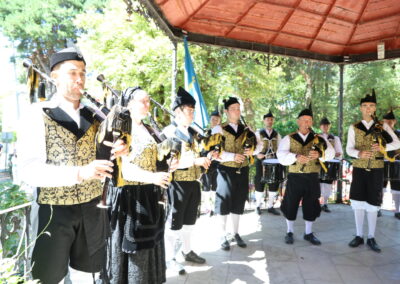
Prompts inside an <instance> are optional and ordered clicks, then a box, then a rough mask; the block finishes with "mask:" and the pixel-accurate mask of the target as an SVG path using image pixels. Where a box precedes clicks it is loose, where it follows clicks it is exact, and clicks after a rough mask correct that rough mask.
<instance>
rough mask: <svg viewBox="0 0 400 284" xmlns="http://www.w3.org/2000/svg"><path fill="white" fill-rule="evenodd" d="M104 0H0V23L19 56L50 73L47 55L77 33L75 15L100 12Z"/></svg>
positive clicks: (73, 38)
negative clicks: (15, 45) (90, 11)
mask: <svg viewBox="0 0 400 284" xmlns="http://www.w3.org/2000/svg"><path fill="white" fill-rule="evenodd" d="M105 3H106V0H65V1H61V0H47V1H27V0H3V1H0V27H1V31H2V32H3V34H4V35H5V36H7V37H8V38H9V39H10V40H12V41H14V42H16V43H17V50H18V52H19V54H20V56H23V57H30V58H31V59H32V61H33V62H34V63H35V64H39V65H40V67H41V68H42V70H44V71H45V72H46V73H50V70H49V58H50V57H51V55H52V54H53V53H54V52H55V51H56V50H59V49H61V48H64V46H65V42H66V40H71V41H74V40H75V39H76V37H77V35H78V34H79V33H80V31H79V29H77V28H76V27H75V25H74V24H73V19H74V18H75V16H76V15H77V14H78V13H82V12H83V11H86V10H88V9H94V10H95V11H97V12H100V11H101V9H102V8H103V7H104V4H105Z"/></svg>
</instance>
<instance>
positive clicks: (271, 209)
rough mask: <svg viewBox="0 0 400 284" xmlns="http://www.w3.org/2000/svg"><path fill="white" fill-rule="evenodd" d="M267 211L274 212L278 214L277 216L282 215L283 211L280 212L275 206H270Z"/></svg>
mask: <svg viewBox="0 0 400 284" xmlns="http://www.w3.org/2000/svg"><path fill="white" fill-rule="evenodd" d="M267 212H268V213H271V214H273V215H276V216H279V215H281V213H279V212H278V210H276V209H275V208H274V207H271V208H268V209H267Z"/></svg>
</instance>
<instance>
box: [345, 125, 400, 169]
mask: <svg viewBox="0 0 400 284" xmlns="http://www.w3.org/2000/svg"><path fill="white" fill-rule="evenodd" d="M374 127H375V126H374V125H372V126H371V127H370V128H369V129H367V128H366V127H365V126H364V124H363V123H362V122H361V121H360V122H358V123H355V124H353V128H354V139H355V148H356V149H357V150H359V151H369V150H371V146H372V144H374V143H375V142H374V139H373V135H372V133H373V131H374ZM381 137H382V143H383V146H385V145H386V144H387V143H391V142H392V140H393V139H392V137H391V136H390V134H389V133H387V132H386V131H383V132H382V133H381ZM368 166H369V167H370V168H371V169H381V168H383V166H384V161H383V154H382V153H381V152H374V156H373V158H371V159H354V160H353V167H355V168H363V169H366V168H367V167H368Z"/></svg>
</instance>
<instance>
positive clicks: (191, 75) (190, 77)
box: [184, 37, 210, 128]
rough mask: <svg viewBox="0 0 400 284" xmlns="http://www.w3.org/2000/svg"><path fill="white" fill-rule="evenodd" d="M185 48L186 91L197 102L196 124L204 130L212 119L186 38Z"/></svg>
mask: <svg viewBox="0 0 400 284" xmlns="http://www.w3.org/2000/svg"><path fill="white" fill-rule="evenodd" d="M184 46H185V89H186V91H188V92H189V94H191V95H192V97H193V98H194V99H195V100H196V109H195V117H194V122H195V123H197V124H198V125H200V126H201V127H202V128H205V127H207V125H208V122H209V120H210V117H209V116H208V112H207V107H206V104H205V103H204V99H203V95H202V94H201V91H200V87H199V82H198V81H197V76H196V73H195V72H194V68H193V62H192V58H191V57H190V52H189V47H188V43H187V40H186V37H185V38H184Z"/></svg>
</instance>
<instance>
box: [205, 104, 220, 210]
mask: <svg viewBox="0 0 400 284" xmlns="http://www.w3.org/2000/svg"><path fill="white" fill-rule="evenodd" d="M220 124H221V115H220V114H219V111H218V109H216V110H215V111H213V112H212V113H211V115H210V129H209V130H208V131H207V132H209V133H208V135H211V129H213V128H214V127H215V126H217V125H220ZM218 164H219V162H218V161H217V160H212V161H211V165H210V167H209V168H208V170H207V172H206V173H204V174H203V175H202V176H201V183H202V184H203V194H204V196H205V197H204V200H205V203H206V206H207V210H209V214H210V217H211V216H213V215H214V204H215V190H216V188H217V167H218Z"/></svg>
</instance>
